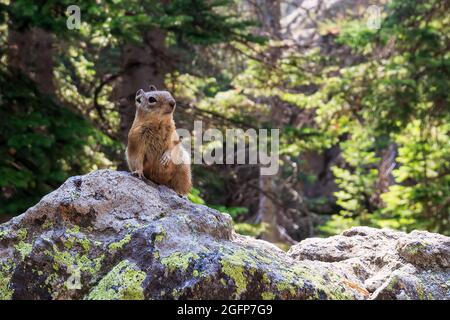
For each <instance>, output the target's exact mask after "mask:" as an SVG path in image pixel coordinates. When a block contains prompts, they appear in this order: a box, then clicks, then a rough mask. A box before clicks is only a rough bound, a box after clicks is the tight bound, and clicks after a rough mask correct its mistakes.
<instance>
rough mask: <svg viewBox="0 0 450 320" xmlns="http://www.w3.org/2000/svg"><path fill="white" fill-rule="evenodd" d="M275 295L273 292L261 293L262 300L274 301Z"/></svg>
mask: <svg viewBox="0 0 450 320" xmlns="http://www.w3.org/2000/svg"><path fill="white" fill-rule="evenodd" d="M275 297H276V296H275V294H274V293H272V292H263V293H261V298H262V299H263V300H273V299H275Z"/></svg>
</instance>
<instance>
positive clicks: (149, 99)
mask: <svg viewBox="0 0 450 320" xmlns="http://www.w3.org/2000/svg"><path fill="white" fill-rule="evenodd" d="M155 102H156V99H155V98H153V97H149V98H148V103H155Z"/></svg>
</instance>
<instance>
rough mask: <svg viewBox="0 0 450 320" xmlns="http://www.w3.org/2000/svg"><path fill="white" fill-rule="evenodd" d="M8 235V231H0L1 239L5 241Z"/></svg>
mask: <svg viewBox="0 0 450 320" xmlns="http://www.w3.org/2000/svg"><path fill="white" fill-rule="evenodd" d="M7 234H8V230H7V229H4V230H0V239H3V238H4V237H5V236H6V235H7Z"/></svg>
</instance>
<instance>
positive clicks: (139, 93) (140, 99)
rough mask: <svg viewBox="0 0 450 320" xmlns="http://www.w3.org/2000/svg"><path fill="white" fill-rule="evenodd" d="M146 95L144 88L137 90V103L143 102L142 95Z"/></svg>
mask: <svg viewBox="0 0 450 320" xmlns="http://www.w3.org/2000/svg"><path fill="white" fill-rule="evenodd" d="M144 95H145V92H144V90H142V89H139V90H138V91H137V92H136V98H135V100H136V103H137V104H141V102H142V96H144Z"/></svg>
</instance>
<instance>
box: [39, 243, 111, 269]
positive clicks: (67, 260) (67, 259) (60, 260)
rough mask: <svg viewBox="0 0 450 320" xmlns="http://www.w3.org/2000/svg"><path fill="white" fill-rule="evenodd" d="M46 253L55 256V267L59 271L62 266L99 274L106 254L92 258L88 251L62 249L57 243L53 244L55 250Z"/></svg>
mask: <svg viewBox="0 0 450 320" xmlns="http://www.w3.org/2000/svg"><path fill="white" fill-rule="evenodd" d="M46 254H47V255H49V256H51V257H53V262H54V263H53V269H54V270H55V271H58V270H59V268H60V267H62V266H63V267H65V268H66V269H67V270H75V269H79V270H80V271H81V272H87V273H89V274H91V275H96V274H98V272H99V270H100V268H101V263H102V261H103V259H104V255H101V256H99V257H97V258H94V259H91V258H89V257H88V255H87V253H85V254H81V253H79V252H70V251H60V250H59V249H58V247H57V246H56V245H53V252H51V251H48V250H47V251H46Z"/></svg>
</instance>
